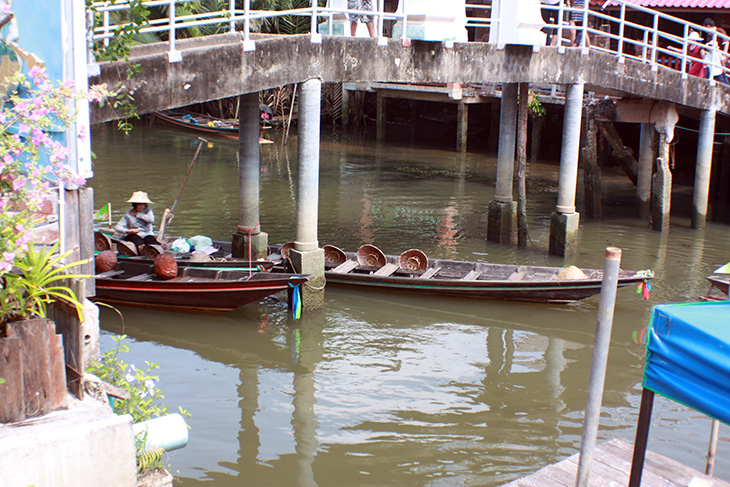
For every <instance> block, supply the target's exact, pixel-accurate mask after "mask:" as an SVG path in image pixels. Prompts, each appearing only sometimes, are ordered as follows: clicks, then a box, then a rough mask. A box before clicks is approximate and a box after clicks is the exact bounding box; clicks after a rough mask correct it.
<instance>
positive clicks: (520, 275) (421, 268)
mask: <svg viewBox="0 0 730 487" xmlns="http://www.w3.org/2000/svg"><path fill="white" fill-rule="evenodd" d="M288 248H290V245H289V244H284V245H283V246H281V248H276V249H275V251H276V252H280V254H281V256H282V257H283V258H284V259H286V257H287V255H286V254H287V250H288ZM323 249H324V252H325V273H324V274H325V278H326V281H327V284H328V285H329V284H332V285H338V286H349V287H353V288H355V287H357V288H360V289H372V290H379V291H387V292H402V293H410V294H420V295H428V296H439V297H454V298H471V299H489V300H505V301H530V302H538V303H569V302H573V301H578V300H580V299H584V298H587V297H590V296H593V295H596V294H599V293H600V292H601V283H602V279H603V271H602V270H600V269H578V268H577V267H572V268H560V267H538V266H522V265H512V264H492V263H488V262H465V261H456V260H443V259H429V258H427V257H426V255H425V254H424V253H423V252H421V251H420V250H418V249H411V250H408V251H406V252H403V253H402V254H401V255H400V256H393V255H384V254H383V253H382V252H381V251H380V250H379V249H378V248H377V247H374V246H372V245H363V246H362V247H360V249H359V250H358V252H357V253H354V252H344V251H342V250H340V249H338V248H337V247H334V246H331V245H325V246H324V247H323ZM277 257H278V256H275V255H271V256H269V259H270V260H277ZM566 271H569V272H566ZM653 277H654V273H653V272H651V271H638V272H635V271H624V270H621V271H619V276H618V286H619V287H623V286H628V285H630V284H637V283H640V282H642V281H645V280H648V279H652V278H653Z"/></svg>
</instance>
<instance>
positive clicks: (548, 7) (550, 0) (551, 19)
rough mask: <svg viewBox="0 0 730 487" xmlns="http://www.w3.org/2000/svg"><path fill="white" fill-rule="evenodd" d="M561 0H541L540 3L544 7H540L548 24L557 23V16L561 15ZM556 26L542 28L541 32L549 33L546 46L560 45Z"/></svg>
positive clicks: (543, 18)
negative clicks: (559, 8) (559, 7)
mask: <svg viewBox="0 0 730 487" xmlns="http://www.w3.org/2000/svg"><path fill="white" fill-rule="evenodd" d="M560 2H561V0H540V3H541V4H542V5H543V7H541V8H540V13H541V14H542V20H543V21H544V22H545V23H546V24H548V25H551V24H557V23H558V22H557V18H558V16H559V15H560V12H559V10H558V6H559V5H560ZM556 30H557V29H555V27H548V26H545V27H543V28H542V30H541V32H543V33H544V34H546V35H547V40H546V41H545V45H546V46H557V45H558V36H557V33H556Z"/></svg>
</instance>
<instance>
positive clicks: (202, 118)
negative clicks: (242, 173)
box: [152, 111, 271, 144]
mask: <svg viewBox="0 0 730 487" xmlns="http://www.w3.org/2000/svg"><path fill="white" fill-rule="evenodd" d="M152 115H153V116H154V118H155V119H156V120H158V121H159V122H160V123H163V124H165V125H170V126H173V127H178V128H182V129H185V130H190V131H193V132H197V133H199V134H206V135H215V136H218V137H225V138H228V139H236V140H238V122H237V121H231V120H224V119H220V118H215V117H211V116H209V115H203V114H201V113H184V112H179V111H166V112H155V113H153V114H152ZM259 143H260V144H270V143H271V141H270V140H267V139H263V138H261V139H259Z"/></svg>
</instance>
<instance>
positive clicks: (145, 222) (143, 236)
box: [114, 191, 160, 253]
mask: <svg viewBox="0 0 730 487" xmlns="http://www.w3.org/2000/svg"><path fill="white" fill-rule="evenodd" d="M127 202H128V203H132V209H131V210H129V211H128V212H127V213H126V214H125V215H124V216H123V217H122V219H121V220H119V223H117V225H116V226H115V227H114V230H116V232H117V233H121V234H123V235H124V240H127V241H128V242H132V243H133V244H134V245H136V246H137V251H138V252H140V253H141V251H142V249H143V247H144V246H145V245H160V242H158V241H157V239H156V238H155V235H154V234H153V233H152V223H154V221H155V214H154V213H153V212H152V208H150V206H149V205H150V204H151V203H152V202H151V201H150V199H149V198H148V197H147V193H145V192H144V191H135V192H134V193H133V194H132V197H131V198H129V199H128V200H127Z"/></svg>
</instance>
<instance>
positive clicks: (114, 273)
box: [94, 271, 124, 279]
mask: <svg viewBox="0 0 730 487" xmlns="http://www.w3.org/2000/svg"><path fill="white" fill-rule="evenodd" d="M121 274H124V271H106V272H102V273H101V274H97V275H95V276H94V277H98V278H100V279H103V278H106V277H114V276H118V275H121Z"/></svg>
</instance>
